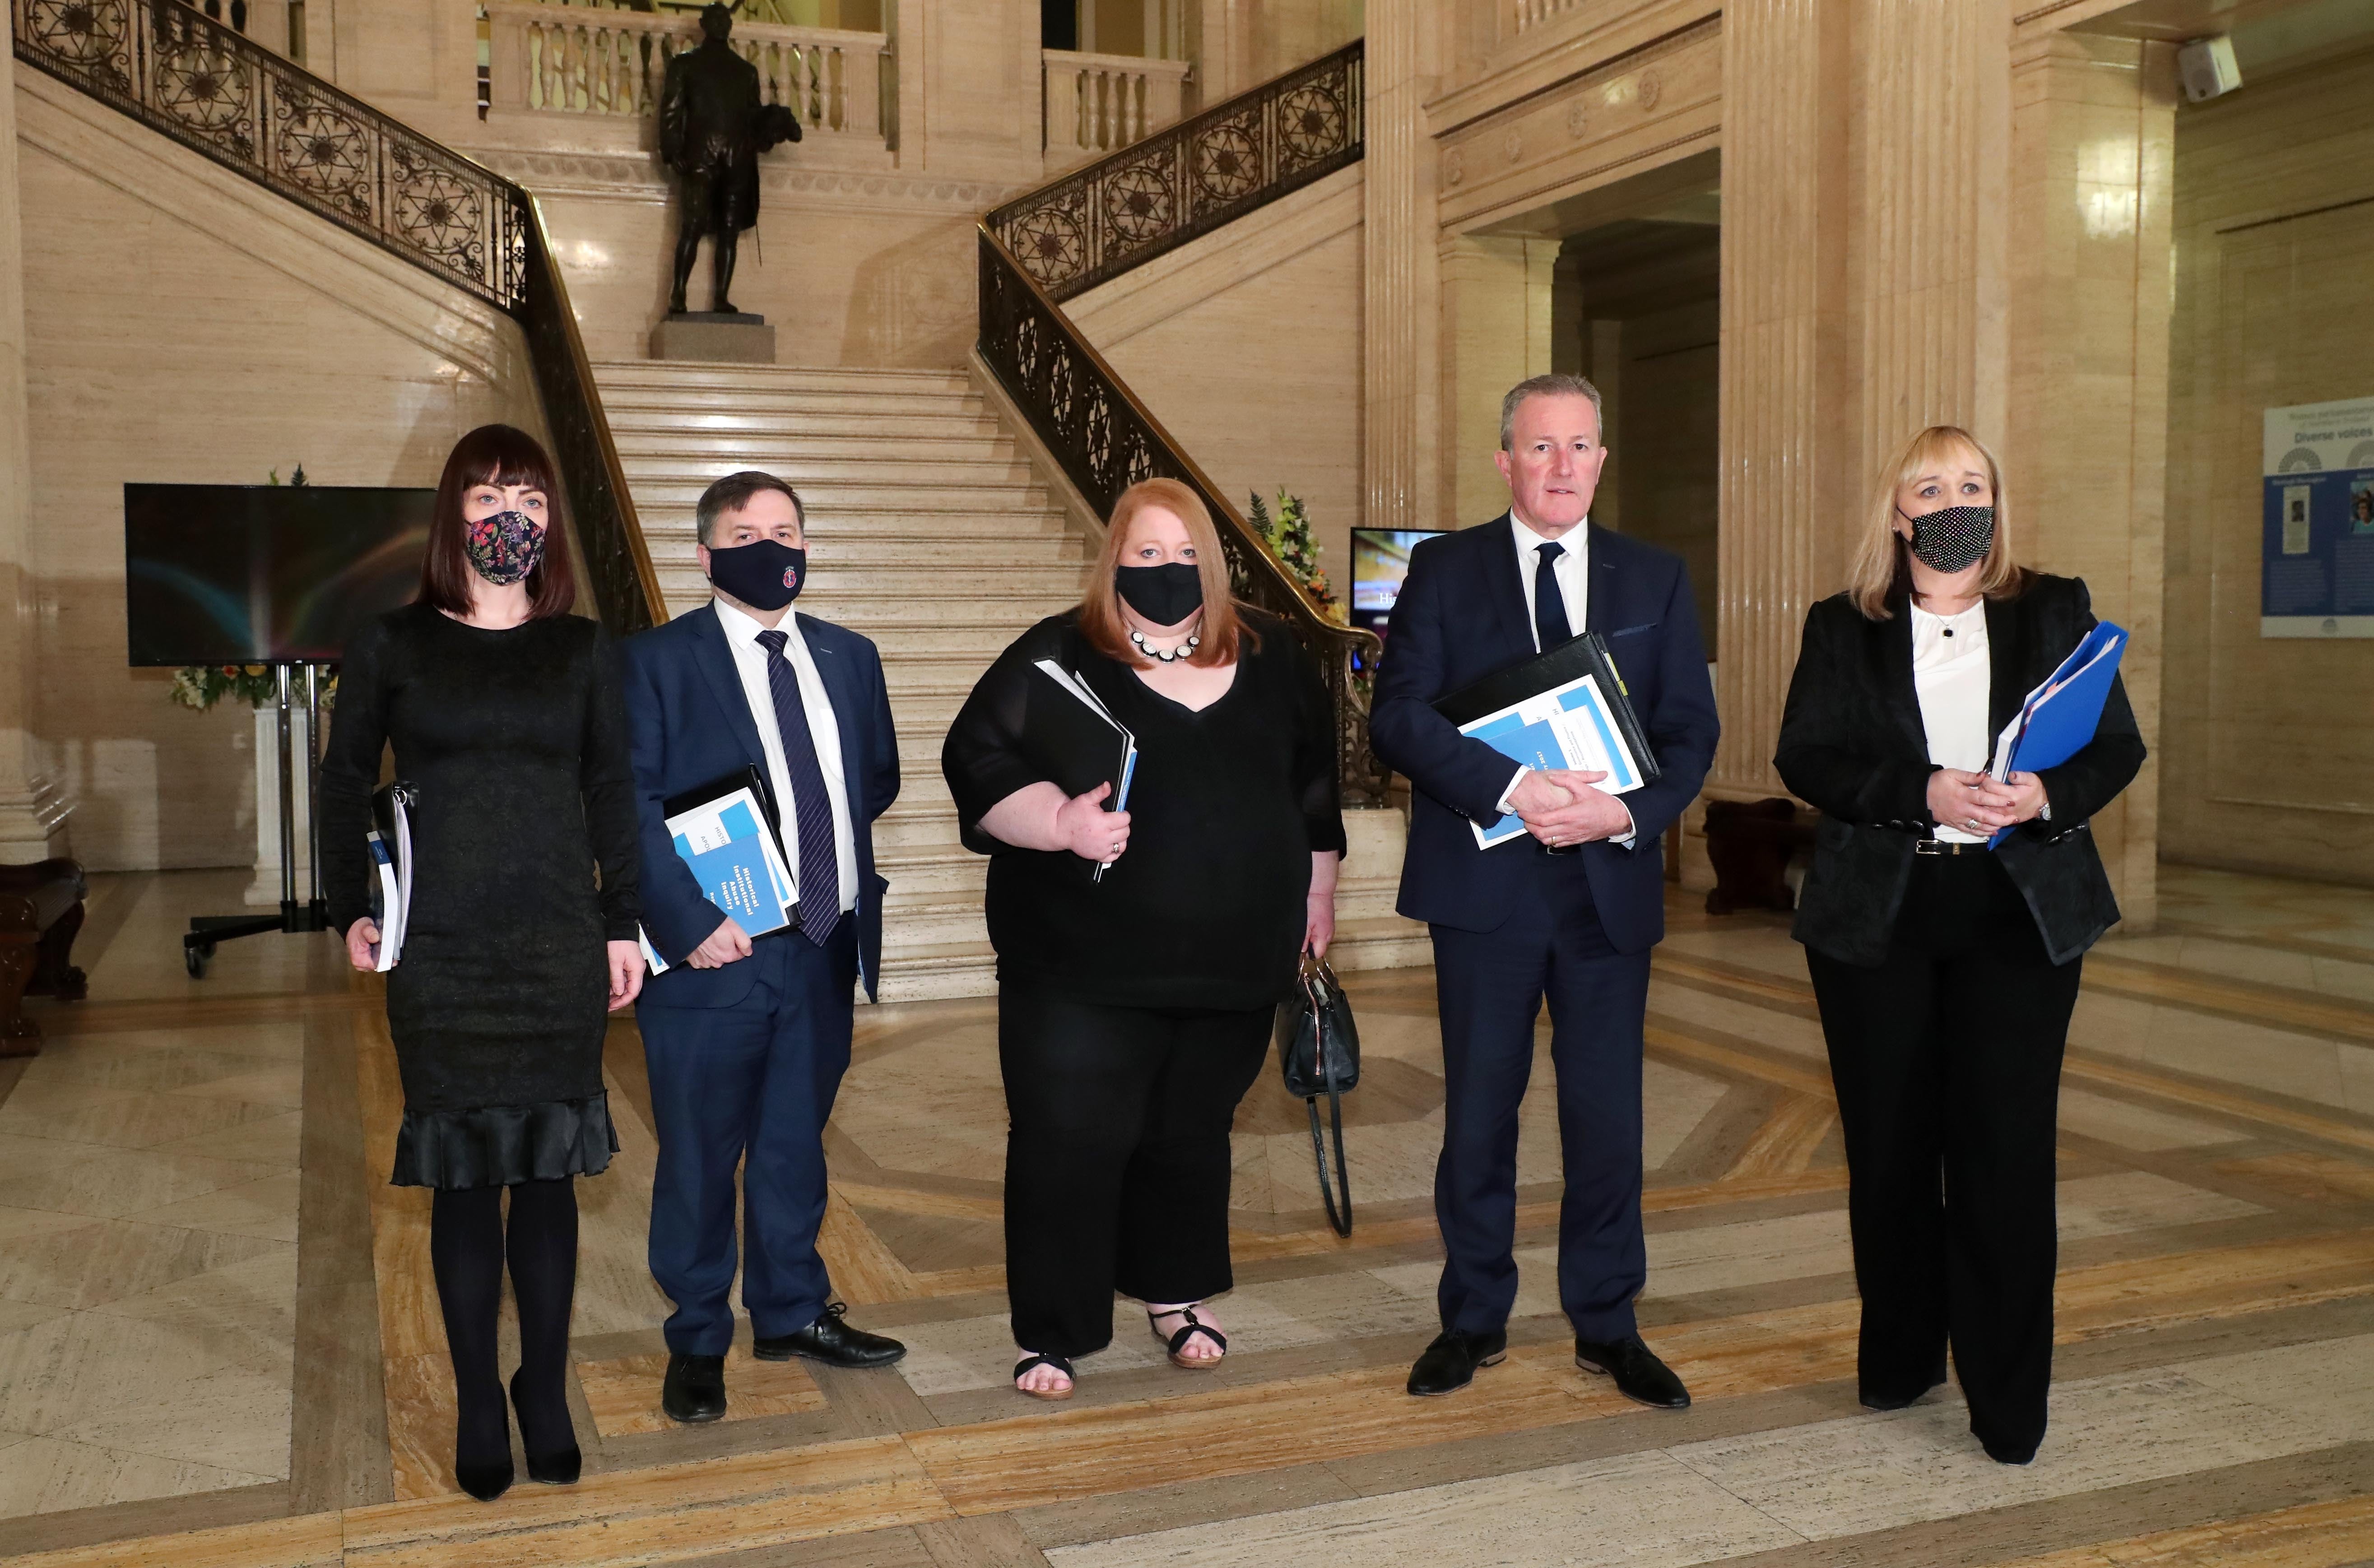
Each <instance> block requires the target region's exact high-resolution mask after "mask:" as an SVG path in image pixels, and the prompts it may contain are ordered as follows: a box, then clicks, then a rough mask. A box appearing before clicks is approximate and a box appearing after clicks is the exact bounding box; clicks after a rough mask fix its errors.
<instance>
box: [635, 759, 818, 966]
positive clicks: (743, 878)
mask: <svg viewBox="0 0 2374 1568" xmlns="http://www.w3.org/2000/svg"><path fill="white" fill-rule="evenodd" d="M764 790H766V778H765V776H764V775H763V774H760V773H759V772H758V770H757V769H756V768H744V769H741V770H740V771H738V772H736V773H734V774H730V775H728V776H727V777H725V778H720V779H718V780H716V781H715V782H714V783H712V784H709V785H704V786H703V787H702V788H700V789H699V790H688V791H687V792H686V793H684V794H682V795H675V796H671V797H669V799H668V801H667V802H666V809H667V812H668V815H667V818H666V822H667V830H668V837H670V838H672V839H673V840H674V841H675V843H676V856H677V858H678V859H680V860H683V861H684V863H685V864H686V865H687V866H688V867H689V868H690V869H691V871H692V874H693V879H694V880H695V881H696V882H698V883H700V893H701V896H702V897H704V898H706V899H708V900H709V901H710V902H711V904H714V905H716V906H717V907H718V908H719V909H721V910H723V912H724V913H725V914H726V915H727V916H728V917H729V918H730V919H732V920H733V921H734V923H735V924H736V925H738V926H740V927H741V928H742V930H743V931H744V932H745V933H746V934H747V935H750V936H763V935H765V934H766V933H767V932H769V931H776V930H782V929H783V928H784V927H786V926H788V925H790V924H791V923H792V922H791V910H792V908H793V905H794V903H795V901H796V899H797V889H796V887H795V886H794V884H793V880H792V874H791V869H790V867H789V866H788V865H787V864H786V862H785V861H784V859H783V851H782V845H781V844H780V843H779V842H778V841H777V840H776V837H775V828H774V813H773V811H772V810H771V809H770V807H771V805H772V802H770V801H768V800H765V799H764V798H763V797H762V791H764ZM642 945H643V961H644V963H645V964H646V965H649V966H650V968H651V971H652V974H654V975H657V974H662V973H664V972H665V971H666V969H667V967H668V965H667V962H666V960H665V959H664V958H662V957H661V956H660V954H659V951H658V949H656V948H654V947H652V944H651V939H650V938H649V936H645V937H644V938H643V939H642Z"/></svg>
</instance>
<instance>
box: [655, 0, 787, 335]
mask: <svg viewBox="0 0 2374 1568" xmlns="http://www.w3.org/2000/svg"><path fill="white" fill-rule="evenodd" d="M700 30H701V33H702V35H703V36H702V39H701V41H700V46H699V48H697V49H688V50H686V51H684V52H683V53H680V54H677V55H676V56H675V57H673V58H672V59H670V60H669V61H668V63H667V77H666V80H665V82H664V85H663V87H662V88H661V91H660V158H661V159H662V161H664V162H665V163H666V165H667V166H668V167H669V168H670V169H673V170H676V173H678V174H679V175H681V176H683V178H684V212H683V216H682V218H681V219H680V221H679V222H678V225H677V228H676V283H675V287H673V288H672V289H670V291H669V293H668V312H669V314H671V315H682V314H683V313H684V311H685V302H684V291H685V285H686V284H687V282H688V281H689V279H690V278H691V276H692V263H693V259H694V258H695V257H696V256H698V255H699V252H700V237H701V236H702V235H704V234H710V235H714V236H715V237H716V240H717V244H716V249H715V252H714V253H713V255H712V256H711V266H712V267H713V269H714V273H713V275H714V276H715V278H716V289H715V298H714V302H713V303H712V304H711V307H710V309H711V310H714V311H716V312H718V313H720V314H724V313H729V312H731V311H732V310H734V303H733V301H732V299H731V298H728V293H729V290H731V288H732V287H733V284H734V252H735V249H736V247H737V245H738V243H739V241H740V240H741V237H742V231H743V230H744V229H746V228H750V227H751V226H752V225H753V224H756V223H757V222H758V155H759V154H760V153H762V152H765V151H767V150H768V149H769V148H770V147H773V146H775V145H776V144H777V143H779V142H796V141H798V140H799V139H800V121H799V116H798V115H797V114H795V113H793V111H791V110H790V109H788V108H786V107H784V106H783V105H782V104H779V103H766V104H762V103H761V102H760V101H759V97H758V67H757V66H755V65H753V64H750V62H748V61H747V60H745V59H743V58H742V57H741V56H740V55H738V54H736V53H734V51H733V50H732V49H731V48H729V47H728V46H727V44H726V39H727V37H728V36H729V35H730V34H731V33H732V32H733V30H734V12H733V10H732V8H731V7H729V6H722V5H711V6H704V7H702V9H701V13H700Z"/></svg>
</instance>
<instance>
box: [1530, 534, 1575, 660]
mask: <svg viewBox="0 0 2374 1568" xmlns="http://www.w3.org/2000/svg"><path fill="white" fill-rule="evenodd" d="M1565 554H1566V546H1565V545H1563V544H1559V543H1557V541H1556V540H1552V541H1551V542H1550V543H1548V544H1545V545H1543V546H1542V548H1541V556H1542V564H1541V565H1540V566H1537V567H1535V568H1534V637H1535V638H1539V639H1540V641H1541V651H1543V652H1544V653H1547V652H1548V651H1549V650H1550V649H1553V648H1556V647H1557V646H1558V644H1560V643H1562V642H1570V641H1572V640H1573V639H1574V630H1573V628H1572V627H1570V626H1568V625H1567V619H1566V595H1565V594H1563V593H1560V592H1559V591H1558V580H1557V558H1558V557H1559V556H1563V555H1565Z"/></svg>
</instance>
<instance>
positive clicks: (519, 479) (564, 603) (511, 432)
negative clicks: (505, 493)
mask: <svg viewBox="0 0 2374 1568" xmlns="http://www.w3.org/2000/svg"><path fill="white" fill-rule="evenodd" d="M481 485H494V486H511V485H524V486H528V487H529V488H530V489H535V490H541V491H543V492H544V558H543V559H542V560H541V561H539V562H537V563H536V568H535V570H534V571H532V572H530V573H528V574H527V599H528V607H527V615H528V619H529V620H532V621H536V620H542V619H543V618H544V617H545V616H546V615H565V614H569V612H570V608H571V607H572V606H573V605H575V604H576V603H577V573H576V571H575V569H574V568H573V567H572V566H571V563H570V556H569V504H568V501H567V499H566V497H563V496H562V494H561V490H560V476H559V474H557V473H556V472H555V471H554V469H553V466H552V459H551V457H550V456H549V455H547V454H546V451H545V450H544V448H543V446H542V445H541V444H540V443H539V442H538V441H537V440H536V439H535V437H534V436H531V435H529V434H528V433H527V432H526V431H525V430H520V429H514V428H513V427H511V426H509V425H481V426H479V427H477V428H476V429H475V430H473V431H471V432H470V433H469V434H468V435H466V436H464V437H463V438H462V439H460V440H458V441H456V442H454V443H453V451H452V454H451V455H449V456H448V457H447V458H446V459H445V473H444V474H443V476H442V477H441V478H440V479H439V480H438V481H437V500H436V503H435V505H434V506H433V507H432V508H431V509H430V511H429V552H428V554H427V555H425V556H422V557H421V559H420V595H419V598H420V603H423V604H426V605H428V606H429V608H431V609H434V610H442V611H444V612H445V613H446V614H449V615H457V616H466V615H467V614H469V613H470V585H471V584H472V583H473V582H476V581H477V580H478V574H477V568H475V567H473V566H471V565H470V547H469V543H468V541H469V532H470V530H469V525H468V524H467V523H466V522H464V521H463V520H462V498H463V497H465V496H467V495H468V494H469V493H470V492H471V491H472V490H474V489H476V487H477V486H481Z"/></svg>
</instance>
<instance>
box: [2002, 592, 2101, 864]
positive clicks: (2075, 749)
mask: <svg viewBox="0 0 2374 1568" xmlns="http://www.w3.org/2000/svg"><path fill="white" fill-rule="evenodd" d="M2126 648H2127V631H2126V628H2125V627H2124V626H2113V625H2111V624H2110V622H2108V621H2103V622H2101V623H2099V624H2098V625H2097V626H2095V627H2094V629H2093V630H2092V631H2090V632H2088V633H2086V639H2085V640H2084V641H2083V642H2080V643H2079V644H2078V645H2077V647H2076V650H2075V651H2074V652H2073V653H2071V654H2070V655H2069V657H2068V658H2066V659H2064V660H2063V661H2061V667H2060V668H2059V669H2057V670H2055V671H2053V672H2052V673H2051V675H2049V676H2047V677H2045V679H2044V681H2043V683H2042V684H2041V685H2039V686H2038V687H2037V688H2036V689H2035V690H2034V691H2032V692H2030V693H2028V694H2027V700H2026V701H2025V702H2023V703H2021V704H2020V705H2019V711H2018V712H2017V713H2016V714H2014V715H2013V716H2012V720H2011V722H2010V723H2008V724H2006V725H2004V731H2003V733H2002V734H2001V735H1998V736H1997V737H1995V755H1994V759H1993V761H1992V763H1991V764H1989V766H1988V768H1987V771H1988V772H1990V773H1992V774H1993V775H1994V776H1995V777H1996V778H2010V777H2011V776H2012V775H2013V774H2015V773H2039V772H2042V771H2043V770H2044V769H2045V768H2048V767H2058V766H2061V765H2062V764H2063V763H2064V762H2067V761H2068V760H2069V759H2070V758H2071V757H2073V756H2075V755H2077V754H2078V753H2079V752H2081V751H2084V750H2085V749H2086V746H2088V745H2089V744H2091V743H2093V739H2094V731H2095V728H2096V727H2097V726H2098V725H2099V724H2100V723H2101V721H2102V705H2103V704H2104V703H2106V702H2108V701H2109V700H2110V683H2111V682H2112V681H2114V680H2116V679H2117V678H2118V674H2119V660H2120V658H2121V656H2122V655H2123V654H2124V653H2125V652H2126ZM2010 833H2011V829H2010V828H2008V827H2006V828H2004V829H2003V830H2002V831H2001V832H1999V833H1997V834H1996V835H1995V836H1994V837H1992V838H1991V839H1989V840H1988V841H1987V842H1988V847H1989V848H1993V847H1994V846H1995V845H1998V844H2001V843H2002V842H2003V841H2004V838H2005V837H2008V836H2009V835H2010Z"/></svg>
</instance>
